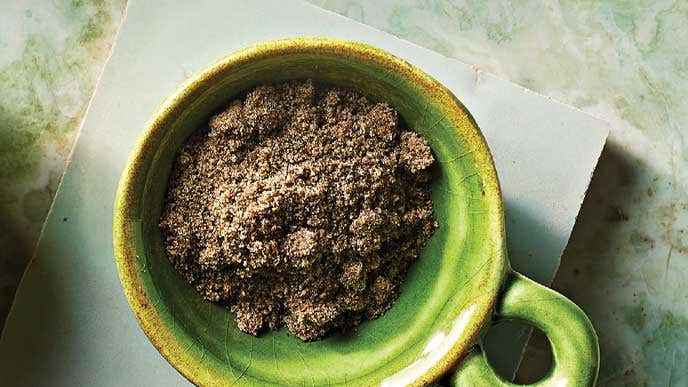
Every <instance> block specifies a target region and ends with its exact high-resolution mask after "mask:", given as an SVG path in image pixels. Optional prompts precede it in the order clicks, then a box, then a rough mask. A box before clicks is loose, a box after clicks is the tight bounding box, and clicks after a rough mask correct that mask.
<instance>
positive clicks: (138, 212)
mask: <svg viewBox="0 0 688 387" xmlns="http://www.w3.org/2000/svg"><path fill="white" fill-rule="evenodd" d="M304 78H312V79H315V80H318V81H322V82H327V83H330V84H335V85H340V86H342V87H345V88H349V89H352V90H356V91H358V92H359V93H362V94H364V95H367V96H369V97H370V98H371V99H373V100H379V101H386V102H388V103H390V104H391V105H393V106H394V107H395V108H396V109H397V110H398V112H399V113H400V114H401V116H402V117H403V119H404V120H405V122H406V123H407V124H408V125H409V127H411V128H413V129H414V130H416V131H418V132H420V133H421V134H422V135H424V136H425V137H426V138H427V139H428V140H429V142H430V144H431V146H432V149H433V151H434V153H435V156H436V158H437V160H438V162H437V177H436V178H435V180H434V183H433V187H432V190H433V198H434V207H435V214H436V217H437V219H438V221H439V223H440V227H439V229H438V231H437V232H436V233H435V235H434V236H433V237H432V239H431V240H430V242H429V244H428V246H427V248H426V249H425V251H424V252H423V254H422V256H421V257H420V259H419V260H418V262H417V263H416V264H415V265H414V266H413V268H412V270H411V272H410V274H409V276H408V278H407V280H406V282H405V283H404V285H403V288H402V292H401V296H400V297H399V299H398V301H397V302H396V303H395V304H394V306H393V307H392V308H391V309H390V310H389V311H388V312H387V313H386V314H385V315H384V316H383V317H381V318H379V319H377V320H374V321H368V322H365V323H363V324H362V325H361V326H360V329H358V330H356V332H355V333H354V334H353V335H352V336H350V337H331V338H328V339H325V340H322V341H317V342H309V343H304V342H301V341H300V340H299V339H297V338H295V337H293V336H291V335H290V334H288V332H287V331H286V330H284V329H283V330H281V331H279V332H271V333H267V334H265V335H262V336H260V337H258V338H256V337H253V336H250V335H247V334H245V333H242V332H240V331H239V330H238V329H237V327H236V325H235V324H234V316H233V315H232V314H231V313H230V312H228V311H227V310H225V309H223V308H221V307H219V306H216V305H214V304H211V303H210V302H207V301H204V300H203V299H202V298H201V297H200V296H199V294H197V293H196V291H195V290H194V289H192V288H191V287H190V286H189V285H187V284H186V283H185V282H184V281H183V280H182V279H181V278H180V276H178V275H177V273H176V272H175V271H174V269H173V267H172V266H171V265H170V263H169V261H168V260H167V257H166V256H165V253H164V250H163V247H162V242H161V234H160V231H159V230H158V227H157V220H158V217H159V215H160V211H161V206H162V202H163V197H164V194H165V190H166V185H167V181H168V177H169V174H170V170H171V167H172V163H173V160H174V158H175V154H176V151H177V149H179V147H180V146H181V145H182V144H183V143H184V141H185V140H186V138H187V137H188V136H189V135H190V134H191V132H192V131H194V129H196V128H197V127H198V126H200V125H201V124H202V123H204V122H205V121H207V120H208V118H209V117H210V115H212V114H213V112H215V111H217V110H218V109H219V108H221V107H223V106H225V105H226V104H227V103H228V101H230V100H232V99H233V98H234V97H235V96H237V95H238V94H239V93H241V92H242V91H245V90H247V89H249V88H251V87H253V86H256V85H258V84H262V83H268V82H277V81H283V80H288V79H304ZM113 230H114V246H115V257H116V260H117V268H118V270H119V274H120V279H121V281H122V286H123V288H124V291H125V293H126V296H127V298H128V300H129V303H130V305H131V308H132V310H133V311H134V313H135V314H136V317H137V319H138V321H139V324H140V325H141V328H142V329H143V331H144V332H145V333H146V334H147V335H148V337H149V338H150V340H151V342H152V343H153V345H155V347H156V348H157V349H158V351H160V353H161V354H162V355H163V356H164V357H165V358H166V359H167V360H168V361H169V362H170V363H171V364H172V365H173V366H174V367H175V368H176V369H177V370H179V372H181V373H182V374H183V375H184V376H185V377H187V378H188V379H189V380H191V381H192V382H194V383H196V384H200V385H266V384H298V385H301V384H308V385H323V384H342V385H346V384H348V385H355V386H359V385H378V384H380V385H389V386H398V385H405V384H410V385H422V384H426V383H429V382H431V381H433V380H435V379H437V378H438V377H440V376H441V375H443V374H445V373H447V372H450V371H452V370H455V369H456V367H457V364H458V365H459V366H458V370H456V371H455V374H454V377H453V379H452V380H453V381H454V383H456V384H457V385H489V386H496V385H508V383H507V382H506V381H504V380H502V379H500V378H499V377H498V376H496V375H495V373H494V372H493V371H492V369H491V368H490V366H489V365H488V364H487V361H486V359H485V357H484V355H483V354H482V353H481V352H480V350H479V348H478V347H477V346H475V344H476V343H477V342H478V341H479V339H480V337H481V334H482V333H483V332H484V331H485V329H486V328H487V327H488V326H489V325H490V324H491V322H493V321H494V320H495V319H520V320H525V321H527V322H529V323H531V324H532V325H535V326H537V327H538V328H540V329H541V330H542V331H544V333H545V334H546V335H547V336H548V337H549V340H550V342H551V345H552V351H553V354H554V364H553V367H552V369H551V371H550V373H549V374H548V375H547V376H546V377H545V378H544V379H543V380H542V381H541V382H540V385H548V386H549V385H551V386H564V385H571V386H574V385H575V386H589V385H593V384H594V383H595V380H596V378H597V369H598V358H599V354H598V352H599V350H598V344H597V337H596V335H595V332H594V330H593V327H592V325H591V324H590V321H589V320H588V319H587V317H586V316H585V314H584V313H583V312H582V311H581V310H580V309H579V308H578V307H576V306H575V305H574V304H573V303H572V302H570V301H569V300H567V299H566V298H564V297H563V296H561V295H559V294H557V293H555V292H553V291H551V290H549V289H547V288H545V287H542V286H540V285H537V284H536V283H534V282H533V281H531V280H529V279H527V278H525V277H523V276H521V275H519V274H517V273H514V272H513V271H511V269H510V267H509V262H508V259H507V253H506V250H505V248H506V239H505V235H504V210H503V206H502V198H501V194H500V191H499V182H498V180H497V174H496V172H495V167H494V164H493V161H492V157H491V155H490V151H489V149H488V147H487V145H486V143H485V140H484V139H483V137H482V135H481V133H480V130H479V129H478V127H477V126H476V124H475V122H474V120H473V119H472V118H471V116H470V114H469V113H468V112H467V111H466V109H465V108H464V107H463V105H462V104H461V103H460V102H459V101H458V100H457V99H456V97H454V95H452V93H451V92H450V91H449V90H447V89H446V88H445V87H444V86H442V85H441V84H439V83H438V82H437V81H435V80H434V79H432V78H431V77H430V76H428V75H427V74H425V73H423V72H422V71H420V70H419V69H417V68H415V67H413V66H412V65H410V64H408V63H406V62H404V61H403V60H401V59H399V58H396V57H394V56H392V55H390V54H388V53H386V52H384V51H382V50H380V49H377V48H374V47H371V46H368V45H364V44H360V43H353V42H345V41H338V40H332V39H324V38H298V39H287V40H278V41H271V42H266V43H262V44H258V45H255V46H252V47H249V48H246V49H243V50H240V51H237V52H234V53H232V54H230V55H229V56H227V57H225V58H222V59H220V60H218V61H217V62H215V63H213V64H211V65H209V66H208V67H206V68H205V69H203V70H202V71H201V72H200V73H199V74H197V75H196V76H194V77H192V78H191V79H190V80H188V81H187V82H186V83H185V84H184V85H182V86H181V87H180V88H179V89H178V90H177V91H176V92H175V93H174V94H173V95H172V96H171V97H170V98H169V99H167V100H166V101H165V102H164V103H163V104H162V105H161V107H160V108H159V109H158V111H157V112H156V113H155V114H154V116H153V118H152V120H151V121H150V123H149V124H148V126H147V127H146V128H145V129H144V131H143V134H142V136H141V139H140V141H139V142H138V145H137V146H136V148H135V149H134V151H133V153H132V156H131V158H130V160H129V163H128V164H127V166H126V168H125V170H124V172H123V175H122V179H121V181H120V184H119V189H118V192H117V198H116V203H115V212H114V227H113Z"/></svg>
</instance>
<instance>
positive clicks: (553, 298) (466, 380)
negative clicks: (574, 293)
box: [452, 273, 600, 387]
mask: <svg viewBox="0 0 688 387" xmlns="http://www.w3.org/2000/svg"><path fill="white" fill-rule="evenodd" d="M495 314H496V316H497V318H498V319H511V320H520V321H524V322H527V323H530V324H532V325H534V326H536V327H537V328H539V329H540V330H542V332H544V333H545V334H546V335H547V338H548V339H549V342H550V345H551V347H552V353H553V357H554V360H553V364H552V366H551V369H550V370H549V372H548V373H547V375H545V376H544V378H542V379H541V380H540V381H538V382H537V383H534V384H533V385H534V386H581V387H585V386H594V385H595V382H596V381H597V374H598V368H599V362H600V350H599V344H598V342H597V334H596V333H595V329H594V328H593V326H592V323H591V322H590V320H589V319H588V318H587V317H586V316H585V313H584V312H583V311H582V310H581V309H580V308H579V307H577V306H576V305H575V304H574V303H573V302H571V301H569V300H568V299H566V298H565V297H563V296H562V295H561V294H559V293H556V292H554V291H553V290H551V289H548V288H546V287H544V286H542V285H540V284H538V283H536V282H534V281H532V280H530V279H528V278H526V277H524V276H522V275H521V274H518V273H512V274H511V275H510V276H509V278H508V279H507V281H506V286H505V291H504V294H503V295H502V297H501V298H500V300H499V302H498V304H497V308H496V310H495ZM452 382H453V384H454V385H456V386H486V387H487V386H494V387H497V386H501V387H508V386H516V384H513V383H511V382H509V381H507V380H504V379H503V378H502V377H500V376H498V375H497V374H496V373H495V372H494V371H493V370H492V368H491V367H490V365H489V364H488V361H487V356H485V354H484V353H482V352H481V351H480V350H478V349H475V350H473V351H472V352H471V353H470V354H469V355H468V357H466V359H464V360H463V361H462V363H461V364H460V365H459V368H458V370H457V371H456V373H455V375H454V377H453V379H452Z"/></svg>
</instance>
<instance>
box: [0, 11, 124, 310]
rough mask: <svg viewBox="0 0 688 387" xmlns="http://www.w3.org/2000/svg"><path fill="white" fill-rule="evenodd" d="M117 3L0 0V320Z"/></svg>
mask: <svg viewBox="0 0 688 387" xmlns="http://www.w3.org/2000/svg"><path fill="white" fill-rule="evenodd" d="M123 10H124V0H102V1H68V0H55V1H43V0H24V1H3V2H0V321H4V318H5V315H6V314H7V310H8V307H9V303H10V301H11V297H12V295H13V294H14V289H15V287H16V285H17V282H18V280H19V276H20V275H21V273H22V271H23V270H24V267H25V266H26V262H27V261H28V259H29V258H30V257H31V254H32V251H33V247H34V246H35V244H36V240H37V238H38V235H39V232H40V230H41V226H42V225H43V221H44V219H45V215H46V213H47V212H48V209H49V207H50V204H51V202H52V198H53V195H54V193H55V190H56V189H57V186H58V184H59V181H60V178H61V177H62V172H63V170H64V163H65V160H66V158H67V156H68V155H69V152H70V150H71V149H72V144H73V143H74V139H75V136H76V133H77V129H78V126H79V125H80V123H81V119H82V118H83V116H84V114H85V112H86V107H87V105H88V101H89V100H90V98H91V95H92V94H93V90H94V88H95V85H96V82H97V80H98V77H99V75H100V73H101V70H102V68H103V65H104V63H105V60H106V59H107V56H108V54H109V51H110V47H111V44H112V42H113V40H114V35H115V32H116V30H117V27H118V26H119V23H120V21H121V19H122V12H123Z"/></svg>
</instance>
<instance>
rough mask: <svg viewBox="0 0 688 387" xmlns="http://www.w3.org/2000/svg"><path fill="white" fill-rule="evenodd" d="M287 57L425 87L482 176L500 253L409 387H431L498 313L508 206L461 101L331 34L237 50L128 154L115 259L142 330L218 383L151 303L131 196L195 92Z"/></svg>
mask: <svg viewBox="0 0 688 387" xmlns="http://www.w3.org/2000/svg"><path fill="white" fill-rule="evenodd" d="M290 54H316V55H317V54H325V55H330V56H332V55H334V56H343V57H349V58H354V59H356V60H359V61H363V62H367V63H371V64H374V65H377V66H380V67H383V68H385V69H387V70H390V71H393V72H395V73H397V74H398V75H400V76H402V77H403V78H405V79H406V80H407V81H409V82H410V83H412V84H413V85H414V86H416V87H418V88H420V89H421V90H422V92H424V93H426V94H427V95H428V97H430V98H432V99H433V100H436V101H438V105H439V106H440V107H441V108H442V109H443V112H444V113H445V114H446V117H447V118H448V120H449V121H450V122H452V123H454V124H455V125H453V126H454V127H456V128H457V132H458V133H457V135H459V136H461V137H462V139H463V140H464V142H465V143H466V146H467V147H468V148H469V151H470V153H471V154H472V155H473V157H474V163H475V167H476V170H478V171H480V173H481V176H482V177H483V189H484V191H485V197H486V200H487V201H489V202H490V203H492V205H491V206H490V212H491V214H490V215H491V216H490V227H489V231H490V237H491V240H492V243H493V245H494V252H495V253H496V256H495V257H494V259H493V260H492V266H491V267H489V268H488V267H485V268H483V270H489V276H488V277H487V279H486V280H485V284H486V286H487V287H486V288H485V289H486V291H485V292H484V294H483V295H481V296H480V297H479V299H476V300H472V302H473V305H474V306H476V308H475V309H474V310H473V314H472V316H471V322H470V323H469V324H467V325H466V327H465V330H464V332H463V334H462V335H460V336H461V337H460V338H459V339H458V340H457V341H456V342H455V343H453V344H452V347H451V349H450V350H448V351H447V352H446V353H445V354H444V355H443V356H442V357H441V358H440V359H439V360H437V361H436V362H435V363H434V365H433V366H432V367H431V368H429V369H428V370H427V371H426V372H424V373H423V374H422V375H420V376H419V377H418V378H416V379H414V380H413V381H412V383H411V384H412V385H421V384H425V383H429V382H431V381H433V380H435V379H437V378H439V377H440V376H442V375H443V374H445V373H446V372H448V371H450V370H451V369H453V368H454V367H455V366H456V364H458V362H460V361H461V360H462V359H463V357H464V356H465V355H466V354H467V353H468V349H469V348H470V347H471V346H472V345H474V344H475V342H476V341H477V339H478V337H479V336H480V334H481V332H482V331H483V328H484V327H485V325H486V323H487V322H488V321H489V320H490V319H491V318H492V316H493V309H494V306H495V303H496V301H497V298H498V297H499V294H498V293H499V289H500V288H501V285H502V283H503V281H504V278H505V276H506V274H507V273H508V270H509V263H508V259H507V256H506V247H505V245H506V237H505V222H504V207H503V201H502V195H501V189H500V184H499V179H498V177H497V171H496V168H495V165H494V160H493V158H492V155H491V153H490V150H489V148H488V145H487V143H486V141H485V139H484V137H483V135H482V133H481V132H480V129H479V128H478V126H477V124H476V123H475V120H474V119H473V117H472V116H471V115H470V113H469V112H468V110H467V109H466V108H465V107H464V105H463V104H462V103H461V102H460V101H459V100H458V99H457V98H456V96H454V94H453V93H452V92H451V91H450V90H449V89H447V88H446V87H445V86H444V85H442V84H441V83H440V82H438V81H437V80H435V79H434V78H432V77H431V76H430V75H428V74H426V73H425V72H423V71H422V70H420V69H418V68H417V67H415V66H413V65H411V64H409V63H408V62H406V61H404V60H403V59H400V58H398V57H396V56H394V55H392V54H390V53H388V52H387V51H384V50H382V49H380V48H377V47H374V46H371V45H368V44H365V43H360V42H354V41H346V40H339V39H333V38H326V37H297V38H286V39H277V40H269V41H265V42H262V43H257V44H254V45H251V46H248V47H245V48H242V49H239V50H237V51H234V52H232V53H230V54H228V55H226V56H224V57H221V58H219V59H218V60H216V61H214V62H212V63H211V64H209V65H207V66H205V67H204V68H202V69H201V70H200V71H198V72H197V73H195V74H194V75H193V76H191V77H190V78H189V79H187V80H186V81H185V82H184V83H182V84H181V85H180V86H179V87H178V88H177V89H176V90H175V91H174V93H173V94H172V95H171V96H170V97H168V98H167V99H166V100H165V101H164V102H163V103H162V104H161V105H160V106H159V107H158V108H157V109H156V110H155V112H154V113H153V115H152V118H151V119H150V120H149V121H148V122H147V124H146V126H145V128H144V130H143V131H142V133H141V134H140V137H139V139H138V142H137V143H136V145H135V147H134V148H133V151H132V152H131V154H130V157H129V159H128V161H127V164H126V167H125V168H124V170H123V172H122V176H121V178H120V181H119V184H118V187H117V193H116V196H115V206H114V213H113V244H114V255H115V261H116V265H117V271H118V273H119V277H120V282H121V284H122V288H123V290H124V293H125V295H126V298H127V301H128V303H129V305H130V307H131V309H132V311H133V312H134V315H135V317H136V319H137V321H138V323H139V326H140V327H141V329H142V330H143V331H144V333H145V334H146V336H147V337H148V339H149V340H150V342H151V343H152V344H153V345H154V346H155V348H156V349H157V350H158V352H159V353H160V354H161V355H162V356H163V357H164V358H165V359H166V360H167V361H168V362H169V363H170V364H171V365H172V366H173V367H174V368H175V369H176V370H177V371H178V372H180V373H181V374H182V375H183V376H184V377H185V378H187V379H188V380H189V381H191V382H192V383H194V384H198V385H214V384H217V383H218V380H217V378H216V377H215V375H214V374H212V373H211V372H208V371H207V370H205V369H204V368H205V367H204V365H203V363H202V361H200V360H199V359H196V358H194V357H193V356H191V355H190V354H189V353H183V352H182V351H179V350H177V348H176V347H175V346H174V345H170V343H171V342H174V341H175V340H177V338H176V336H175V334H174V332H170V329H169V327H168V326H167V325H166V324H165V323H164V321H163V320H162V318H161V316H160V314H159V313H158V311H156V309H155V307H152V306H151V305H150V304H149V302H148V295H147V293H146V290H145V287H144V284H143V277H142V275H141V267H140V263H139V262H138V257H137V256H136V252H135V247H134V246H133V243H130V241H131V239H132V237H133V234H134V227H133V226H132V224H133V221H132V220H133V218H134V215H133V214H134V212H135V210H136V207H137V203H138V202H137V200H138V199H135V198H134V197H135V195H136V191H137V190H136V187H138V186H139V184H142V183H144V182H145V174H146V172H147V168H146V165H147V163H146V162H145V160H146V159H147V155H150V154H151V153H153V152H155V151H156V149H154V148H153V143H154V142H155V141H154V140H155V139H156V138H157V137H158V136H160V135H161V134H162V133H163V130H164V127H165V125H166V123H167V122H169V120H170V119H171V118H172V117H173V116H174V114H175V112H177V111H178V109H179V108H180V107H183V106H184V104H185V103H188V102H189V98H190V97H191V96H192V94H193V91H195V90H196V89H198V88H203V87H205V85H206V83H207V81H208V80H212V79H213V78H214V77H215V76H217V75H219V74H220V73H222V72H224V71H228V70H231V69H232V68H236V67H238V66H242V65H245V64H248V63H250V62H252V61H255V60H260V59H265V58H271V57H275V56H281V55H290ZM163 328H164V329H163ZM232 384H233V383H232Z"/></svg>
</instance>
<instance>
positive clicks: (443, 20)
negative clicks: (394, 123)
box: [0, 0, 688, 386]
mask: <svg viewBox="0 0 688 387" xmlns="http://www.w3.org/2000/svg"><path fill="white" fill-rule="evenodd" d="M312 2H313V3H314V4H316V5H319V6H321V7H324V8H327V9H329V10H332V11H334V12H338V13H341V14H343V15H345V16H348V17H351V18H353V19H356V20H358V21H360V22H363V23H366V24H369V25H372V26H374V27H377V28H380V29H382V30H385V31H387V32H390V33H392V34H395V35H397V36H399V37H401V38H404V39H407V40H410V41H412V42H415V43H417V44H419V45H422V46H425V47H428V48H430V49H433V50H435V51H438V52H440V53H441V54H443V55H446V56H450V57H455V58H457V59H459V60H462V61H464V62H467V63H470V64H473V65H475V66H476V67H478V68H480V69H482V70H486V71H489V72H492V73H495V74H497V75H499V76H502V77H504V78H507V79H510V80H513V81H514V82H516V83H519V84H521V85H523V86H525V87H528V88H530V89H533V90H535V91H537V92H539V93H542V94H544V95H546V96H550V97H553V98H557V99H559V100H562V101H564V102H567V103H570V104H572V105H574V106H577V107H579V108H581V109H583V110H584V111H586V112H589V113H591V114H594V115H596V116H598V117H601V118H603V119H605V120H607V121H609V122H610V123H611V125H612V133H611V136H610V140H609V143H608V145H607V147H606V148H605V152H604V153H603V156H602V159H601V160H600V164H599V166H598V168H597V171H596V173H595V176H594V178H593V182H592V185H591V188H590V191H589V192H588V195H587V197H586V200H585V203H584V206H583V210H582V213H581V215H580V217H579V219H578V222H577V225H576V228H575V229H574V233H573V236H572V239H571V242H570V244H569V247H568V248H567V250H566V252H565V255H564V257H563V259H562V267H561V269H560V272H559V275H558V277H557V279H556V281H555V283H554V287H555V288H557V289H559V290H560V291H562V292H563V293H564V294H566V295H568V296H570V297H571V298H572V299H573V300H574V301H576V302H577V303H578V304H579V305H581V306H582V307H583V309H585V310H586V312H588V313H589V315H590V316H591V318H592V320H593V323H594V324H595V326H596V328H597V330H598V332H599V335H600V342H601V350H602V369H601V373H600V385H603V386H608V385H611V386H625V385H632V386H636V385H637V386H644V385H652V386H654V385H657V386H686V385H688V370H687V367H686V365H688V285H687V282H688V281H686V280H685V274H684V273H688V231H687V230H688V194H687V193H686V192H687V190H686V188H688V187H687V185H688V168H687V166H688V143H687V141H688V140H687V139H686V136H688V128H686V125H687V124H686V117H688V93H686V90H688V23H687V22H686V21H688V2H686V1H685V0H679V1H659V0H658V1H647V0H603V1H572V0H571V1H569V0H561V1H558V2H552V1H535V0H517V1H490V2H485V1H478V0H464V1H451V2H450V1H432V0H403V1H391V0H382V1H375V2H366V1H361V0H352V1H342V0H313V1H312ZM124 8H125V1H124V0H101V1H66V0H54V1H40V0H34V1H20V2H3V3H2V4H0V268H1V269H0V286H2V295H3V297H2V300H1V301H0V310H1V312H0V314H1V315H2V316H4V314H5V313H6V308H7V305H8V304H9V299H10V297H11V294H12V293H13V292H14V288H15V286H16V282H17V280H18V277H19V274H20V272H21V270H22V269H23V267H24V266H25V263H26V261H27V259H28V258H29V257H30V255H31V251H32V247H33V246H34V245H35V242H36V240H37V238H38V235H39V231H40V227H41V224H42V221H43V219H44V217H45V214H46V212H47V210H48V208H49V205H50V201H51V198H52V197H53V194H54V192H55V190H56V188H57V185H58V183H59V180H60V176H61V174H62V171H63V169H64V161H65V160H66V159H67V158H68V154H69V151H70V149H71V146H72V144H73V142H74V139H75V137H76V133H77V132H78V125H79V123H80V120H81V118H82V117H83V115H84V113H85V110H86V106H87V104H88V100H89V98H90V96H91V94H92V92H93V89H94V87H95V84H96V82H97V78H98V75H99V74H100V72H101V70H102V66H103V64H104V62H105V60H106V58H107V56H108V52H109V50H110V47H111V44H112V42H113V40H114V34H115V31H116V28H117V26H118V25H119V22H120V21H121V19H122V14H123V12H124ZM257 28H259V26H258V27H257ZM0 317H1V316H0ZM546 358H547V350H546V341H545V340H544V339H543V338H541V337H540V338H539V340H536V341H535V342H534V344H533V345H531V346H530V348H529V350H528V353H527V355H526V361H525V362H524V366H523V367H522V370H521V372H520V374H519V379H520V380H532V378H533V376H534V375H535V374H537V372H536V371H535V370H536V369H537V368H538V367H541V364H542V361H543V359H546Z"/></svg>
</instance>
